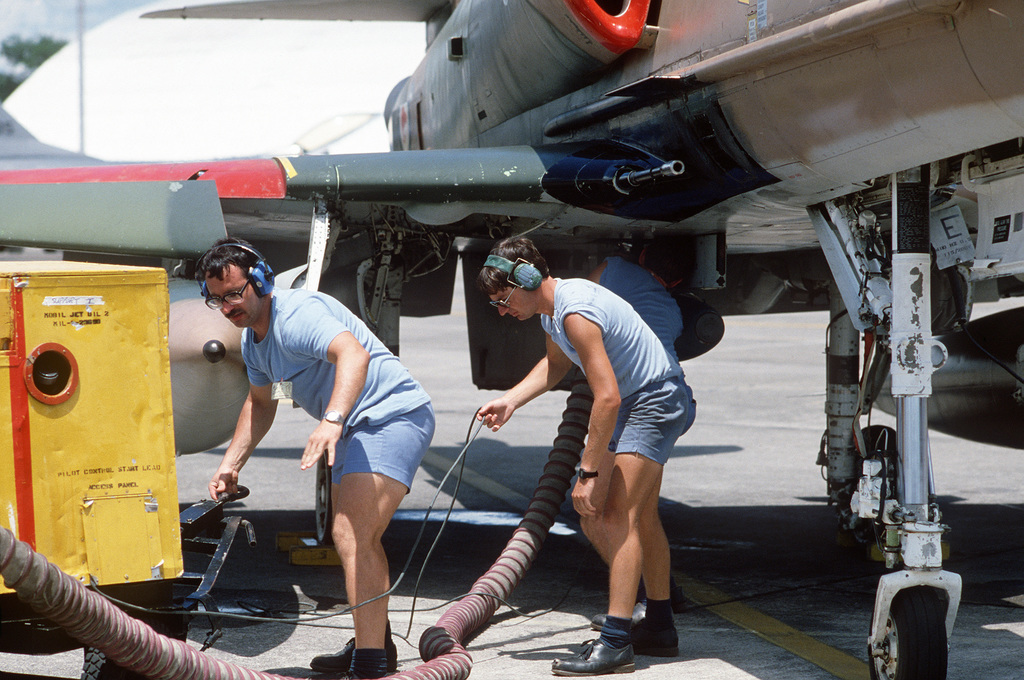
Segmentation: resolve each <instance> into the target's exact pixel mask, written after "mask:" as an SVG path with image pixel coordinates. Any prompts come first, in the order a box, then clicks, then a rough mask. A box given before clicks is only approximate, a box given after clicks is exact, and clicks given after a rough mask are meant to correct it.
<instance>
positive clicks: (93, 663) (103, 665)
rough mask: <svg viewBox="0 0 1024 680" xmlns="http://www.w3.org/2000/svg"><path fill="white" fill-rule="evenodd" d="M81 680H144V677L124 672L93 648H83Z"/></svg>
mask: <svg viewBox="0 0 1024 680" xmlns="http://www.w3.org/2000/svg"><path fill="white" fill-rule="evenodd" d="M82 680H146V679H145V677H144V676H142V675H139V674H138V673H133V672H132V671H128V670H125V669H123V668H121V667H120V666H118V665H117V664H115V663H114V662H113V661H111V660H110V659H108V658H107V657H106V655H105V654H103V652H101V651H100V650H98V649H96V648H95V647H86V648H85V660H84V661H83V663H82Z"/></svg>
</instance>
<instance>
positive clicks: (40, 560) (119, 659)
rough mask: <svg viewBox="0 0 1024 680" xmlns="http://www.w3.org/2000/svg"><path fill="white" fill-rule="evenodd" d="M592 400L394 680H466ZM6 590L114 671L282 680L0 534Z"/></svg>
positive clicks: (579, 444)
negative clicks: (200, 642) (477, 638)
mask: <svg viewBox="0 0 1024 680" xmlns="http://www.w3.org/2000/svg"><path fill="white" fill-rule="evenodd" d="M592 404H593V397H592V395H591V394H590V389H589V387H588V386H587V384H586V382H585V381H583V380H578V381H576V382H574V383H573V386H572V391H571V393H570V395H569V398H568V401H567V404H566V409H565V411H564V412H563V415H562V424H561V425H560V426H559V428H558V435H557V437H556V438H555V441H554V445H553V447H552V450H551V452H550V453H549V454H548V462H547V464H546V465H545V466H544V472H543V474H542V475H541V478H540V481H539V482H538V487H537V490H536V491H535V492H534V495H533V498H532V499H531V500H530V503H529V506H528V508H527V511H526V514H525V515H524V517H523V520H522V521H521V522H520V523H519V526H518V527H517V529H516V530H515V532H514V533H513V536H512V538H511V539H510V540H509V542H508V544H507V545H506V546H505V549H504V550H503V551H502V553H501V555H500V556H499V557H498V560H497V561H496V562H495V563H494V565H493V566H492V567H491V568H490V569H489V570H488V571H487V572H486V573H485V574H484V575H483V576H481V577H480V578H479V579H478V580H477V581H476V583H475V584H474V585H473V587H472V589H471V591H470V594H469V595H468V596H467V597H465V598H463V599H462V600H460V601H459V602H457V603H456V604H454V605H453V606H452V607H451V608H449V609H448V611H446V612H445V613H444V614H443V615H442V616H441V618H440V619H439V620H438V622H437V625H435V626H432V627H430V628H428V629H427V630H426V631H425V632H424V633H423V635H422V636H421V637H420V642H419V650H420V656H421V657H422V658H423V659H424V661H425V662H424V663H422V664H420V665H419V666H417V667H416V668H413V669H411V670H409V671H406V672H402V673H398V674H396V675H395V676H392V677H394V678H395V679H396V680H405V679H409V680H464V679H465V678H467V677H469V673H470V671H471V670H472V665H473V661H472V658H471V657H470V655H469V653H468V652H467V651H466V649H465V647H464V646H463V644H462V642H463V641H464V640H466V639H467V638H468V637H469V636H470V635H471V634H472V633H474V632H475V631H476V630H477V629H478V628H480V627H481V626H483V625H484V624H485V623H486V622H487V621H488V620H489V619H490V617H491V615H492V614H493V613H494V611H495V610H496V609H497V607H498V600H499V599H506V598H508V596H509V595H510V594H511V592H512V590H514V589H515V587H516V586H517V585H518V584H519V581H520V580H521V579H522V578H523V576H524V575H525V574H526V571H527V570H528V569H529V567H530V565H531V564H532V563H533V560H534V558H535V557H536V555H537V552H538V551H539V550H540V547H541V545H542V544H543V542H544V539H545V538H546V537H547V533H548V530H549V529H550V528H551V526H552V525H553V524H554V521H555V517H556V516H557V514H558V511H559V509H560V507H561V505H562V503H563V501H564V500H565V494H566V492H567V491H568V489H569V484H570V481H571V480H572V477H573V475H574V474H575V469H576V465H577V464H578V463H579V459H580V453H581V451H582V450H583V444H584V440H585V438H586V433H587V425H588V423H589V419H590V408H591V405H592ZM0 575H2V577H3V581H4V584H5V585H6V586H7V587H8V588H11V589H13V590H15V591H16V592H17V594H18V597H19V598H20V599H21V600H22V601H24V602H26V603H27V604H29V605H30V606H31V607H32V608H33V609H34V610H35V611H36V612H38V613H39V614H40V615H42V616H45V617H46V618H48V619H50V620H51V621H53V622H54V623H56V624H58V625H60V626H61V627H63V628H64V629H65V630H66V631H67V633H68V634H69V635H71V636H72V637H74V638H75V639H77V640H78V641H79V642H81V643H82V644H84V645H86V646H88V647H94V648H96V649H98V650H99V651H101V652H103V654H104V655H106V657H107V658H108V659H109V660H111V661H112V662H114V663H116V664H117V665H118V666H121V667H122V668H125V669H127V670H130V671H134V672H136V673H139V674H141V675H144V676H146V677H148V678H152V679H153V680H281V679H282V678H283V676H280V675H275V674H272V673H264V672H261V671H253V670H250V669H246V668H242V667H240V666H237V665H235V664H231V663H228V662H225V661H220V660H218V659H214V658H213V657H211V656H208V655H206V654H203V653H202V652H200V651H198V650H196V649H194V648H192V647H190V646H189V645H188V644H186V643H185V642H183V641H181V640H176V639H173V638H168V637H165V636H163V635H160V634H159V633H157V632H156V631H154V630H153V628H152V627H150V626H149V625H147V624H145V623H143V622H142V621H139V620H138V619H135V618H132V617H131V616H129V615H128V614H126V613H125V612H123V611H121V610H120V609H118V608H117V607H115V606H114V605H113V604H111V603H110V602H109V601H108V600H107V599H106V598H104V597H102V596H101V595H99V594H97V593H94V592H92V591H90V590H88V589H87V588H85V586H83V585H82V584H81V583H79V582H78V581H77V580H76V579H74V578H72V577H71V576H68V575H67V574H65V573H64V572H62V571H61V570H60V569H58V568H57V567H56V566H54V565H52V564H50V563H49V562H48V561H47V560H46V558H45V557H43V556H42V555H40V554H39V553H37V552H35V551H34V550H32V548H31V546H29V544H28V543H24V542H21V541H18V540H17V539H16V538H15V537H14V534H13V533H12V532H11V531H9V530H8V529H6V528H4V527H0Z"/></svg>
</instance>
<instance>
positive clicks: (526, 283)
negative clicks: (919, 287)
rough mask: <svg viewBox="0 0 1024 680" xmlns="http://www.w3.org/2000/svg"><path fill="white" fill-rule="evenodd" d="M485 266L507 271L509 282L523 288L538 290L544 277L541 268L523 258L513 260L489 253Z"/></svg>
mask: <svg viewBox="0 0 1024 680" xmlns="http://www.w3.org/2000/svg"><path fill="white" fill-rule="evenodd" d="M484 266H485V267H494V268H495V269H498V270H500V271H503V272H505V276H506V278H508V282H509V283H510V284H512V285H513V286H516V287H517V288H522V289H523V290H537V289H538V288H540V282H541V281H542V280H543V279H544V277H543V276H541V274H540V270H539V269H537V268H536V267H534V266H533V265H532V264H530V263H529V262H527V261H526V260H524V259H521V258H520V259H518V260H516V261H515V262H512V261H511V260H506V259H505V258H504V257H501V256H499V255H488V256H487V259H486V260H484Z"/></svg>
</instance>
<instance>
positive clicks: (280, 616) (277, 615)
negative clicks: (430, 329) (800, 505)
mask: <svg viewBox="0 0 1024 680" xmlns="http://www.w3.org/2000/svg"><path fill="white" fill-rule="evenodd" d="M474 425H475V428H474ZM482 426H483V423H482V421H477V420H476V412H474V414H473V421H472V422H471V423H470V426H469V428H468V430H467V432H466V443H465V445H464V446H463V448H462V450H461V451H460V452H459V455H458V456H456V458H455V460H454V461H453V462H452V464H451V465H450V466H449V468H448V470H447V471H446V472H445V474H444V476H443V477H442V478H441V481H440V482H439V483H438V485H437V490H436V491H435V492H434V496H433V497H432V498H431V500H430V504H429V505H428V506H427V511H426V512H425V513H424V516H423V519H422V520H421V522H420V530H419V533H418V534H417V535H416V539H415V540H414V541H413V545H412V547H411V548H410V550H409V556H408V558H406V562H405V565H404V566H403V567H402V571H401V572H400V574H399V576H398V578H397V579H396V580H395V582H394V584H392V586H391V587H390V588H389V589H388V590H387V591H386V592H384V593H381V594H380V595H377V596H376V597H373V598H370V599H368V600H366V601H365V602H360V603H359V604H356V605H352V606H350V607H346V608H344V609H342V610H340V611H337V612H331V613H328V614H313V613H310V614H306V615H302V614H301V613H300V615H299V616H296V617H288V616H286V615H284V613H283V612H279V611H271V610H265V611H266V612H267V613H266V614H265V615H258V614H255V613H253V614H238V613H235V612H218V611H213V610H207V609H201V610H196V611H189V610H180V609H153V608H149V607H143V606H140V605H136V604H132V603H130V602H125V601H122V600H119V599H118V598H116V597H113V596H112V595H110V594H109V593H105V592H103V591H101V590H99V589H98V584H97V583H96V582H95V581H94V582H93V583H92V584H90V587H91V588H92V589H93V590H94V591H95V592H97V593H99V594H100V595H102V596H103V597H104V598H106V599H107V600H109V601H110V602H112V603H113V604H115V605H117V606H118V607H120V608H122V609H125V610H129V609H130V610H133V611H138V612H142V613H146V614H168V613H172V614H180V615H183V616H191V617H204V616H211V615H212V616H218V617H222V618H225V619H233V620H240V621H250V622H257V623H286V624H289V625H296V626H309V627H311V628H332V629H337V628H342V626H335V625H329V624H322V623H318V622H319V621H322V620H325V619H330V618H335V617H338V616H344V615H346V614H350V613H351V612H352V611H353V610H354V609H357V608H359V607H362V606H364V605H366V604H369V603H370V602H374V601H376V600H378V599H380V598H382V597H386V596H388V595H390V594H392V593H393V592H394V591H395V589H397V588H398V586H399V584H400V583H401V582H402V579H403V578H404V577H405V574H406V573H407V572H408V570H409V567H410V566H411V564H412V560H413V557H414V556H415V554H416V550H417V549H418V548H419V545H420V543H421V541H422V539H423V535H424V533H425V532H426V527H427V522H429V521H430V515H431V513H432V512H433V510H434V505H435V503H436V502H437V498H438V496H440V494H441V490H442V489H443V488H444V485H445V483H446V482H447V481H448V478H449V477H450V476H451V475H452V473H453V472H454V471H455V469H456V468H458V476H457V477H456V483H455V489H454V490H453V492H452V494H451V501H450V502H449V504H448V509H447V511H446V513H445V518H444V520H443V521H442V522H441V526H440V527H439V528H438V530H437V534H436V535H435V536H434V540H433V542H432V543H431V545H430V548H429V550H428V551H427V555H426V557H424V560H423V565H422V566H421V568H420V572H419V574H418V576H417V578H416V585H415V588H414V590H413V604H412V606H411V607H410V608H409V609H394V610H392V611H394V612H396V613H397V612H403V613H404V612H406V611H408V612H409V627H408V629H407V632H406V634H405V635H396V636H395V637H399V638H401V639H403V640H406V641H408V635H409V633H410V632H411V631H412V622H413V617H414V616H415V614H416V611H417V609H416V598H417V594H418V592H419V586H420V583H421V581H422V579H423V576H424V573H425V570H426V566H427V563H428V561H429V560H430V558H431V556H432V554H433V552H434V550H435V548H436V547H437V544H438V543H439V541H440V539H441V535H442V534H443V533H444V530H445V528H446V527H447V525H448V522H449V520H450V518H451V514H452V511H453V509H454V506H455V501H456V499H457V498H458V491H459V488H460V487H461V484H462V476H463V473H464V472H465V466H466V452H467V451H468V450H469V446H470V445H471V444H472V443H473V441H475V440H476V437H477V435H479V433H480V429H481V428H482ZM580 566H582V565H579V566H577V575H578V573H579V569H580ZM575 580H576V578H575V577H574V578H573V579H571V580H570V582H569V587H568V589H567V590H566V591H565V593H564V594H563V595H562V597H561V598H560V599H559V600H558V602H557V603H556V604H555V605H554V606H553V607H551V608H549V609H545V610H543V611H540V612H537V613H534V614H527V613H525V612H523V611H520V610H519V609H518V608H516V607H515V606H513V605H512V604H511V603H509V602H508V601H506V600H503V599H502V598H500V597H497V596H495V595H492V594H489V593H479V592H477V593H462V594H460V595H457V596H455V597H453V598H450V599H448V600H446V601H445V602H441V603H439V604H437V605H435V606H432V607H425V608H421V609H419V611H432V610H435V609H440V608H442V607H445V606H447V605H449V604H451V603H453V602H458V601H459V600H462V599H464V598H466V597H469V596H470V595H481V596H486V597H490V598H492V599H494V600H496V601H497V602H499V603H501V604H503V605H505V606H506V607H508V608H509V610H510V611H512V612H514V613H515V614H516V615H518V616H522V617H527V618H535V617H537V616H542V615H544V614H547V613H549V612H552V611H556V610H557V609H558V607H559V606H560V605H561V604H562V603H563V602H565V600H566V598H568V596H569V593H570V592H572V588H573V584H574V583H575ZM199 604H202V603H199ZM238 606H239V607H240V608H242V609H248V610H250V611H254V610H255V608H254V607H251V606H247V605H245V604H243V603H241V602H240V603H238Z"/></svg>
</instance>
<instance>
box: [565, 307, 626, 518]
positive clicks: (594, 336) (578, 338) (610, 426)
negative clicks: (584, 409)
mask: <svg viewBox="0 0 1024 680" xmlns="http://www.w3.org/2000/svg"><path fill="white" fill-rule="evenodd" d="M565 334H566V336H567V337H568V338H569V341H570V342H572V346H573V347H574V348H575V349H576V352H577V354H579V356H580V363H581V364H582V366H583V372H584V373H585V374H586V376H587V383H588V384H589V385H590V390H591V392H593V393H594V405H593V407H592V408H591V410H590V424H589V427H588V430H587V444H586V446H585V447H584V449H583V454H582V455H581V456H580V468H581V469H583V470H588V471H591V472H595V471H596V472H598V476H597V477H596V478H593V477H591V478H589V479H585V480H577V481H576V487H575V488H574V489H573V494H572V498H573V505H574V507H575V508H576V511H577V512H579V513H580V514H581V515H594V514H597V513H598V512H599V511H600V509H601V508H603V506H604V498H605V496H606V495H607V492H608V483H609V476H610V474H611V467H610V466H609V465H607V461H608V444H609V442H610V441H611V439H612V433H613V432H614V431H615V421H616V420H617V418H618V415H619V406H620V405H621V403H622V398H621V396H620V395H619V383H618V380H616V378H615V371H614V370H613V369H612V363H611V360H609V359H608V353H607V352H606V351H605V347H604V339H603V338H602V337H601V329H600V327H598V325H597V324H595V323H594V322H593V321H591V320H589V319H587V318H585V317H583V316H581V315H579V314H570V315H568V316H567V317H566V318H565Z"/></svg>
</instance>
